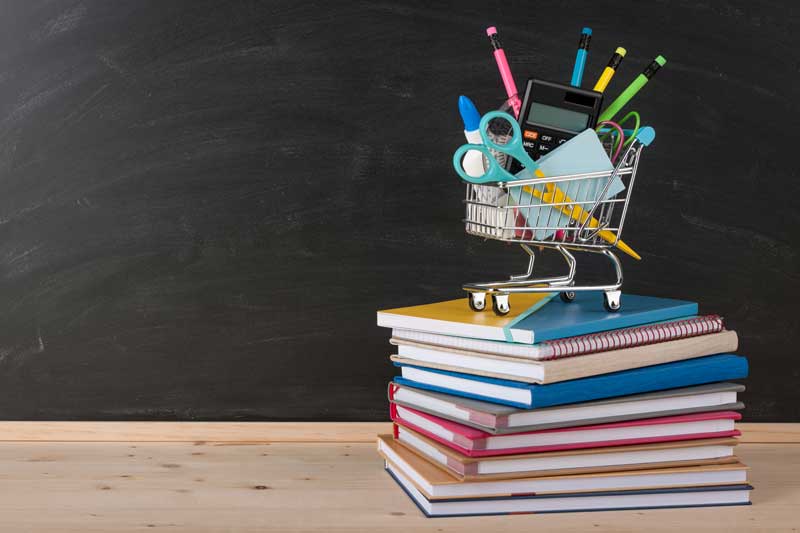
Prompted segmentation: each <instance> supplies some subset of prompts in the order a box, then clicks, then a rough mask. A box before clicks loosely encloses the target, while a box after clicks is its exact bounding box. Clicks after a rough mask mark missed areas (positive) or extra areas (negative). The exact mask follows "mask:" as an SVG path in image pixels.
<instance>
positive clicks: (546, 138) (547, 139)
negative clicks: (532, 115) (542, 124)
mask: <svg viewBox="0 0 800 533" xmlns="http://www.w3.org/2000/svg"><path fill="white" fill-rule="evenodd" d="M541 139H542V142H545V143H549V142H551V141H552V140H553V136H552V135H547V134H546V133H543V134H542V137H541Z"/></svg>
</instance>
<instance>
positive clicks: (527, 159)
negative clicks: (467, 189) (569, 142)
mask: <svg viewBox="0 0 800 533" xmlns="http://www.w3.org/2000/svg"><path fill="white" fill-rule="evenodd" d="M496 118H497V119H501V120H505V121H506V122H508V123H509V124H511V138H510V139H509V140H508V142H506V143H504V144H497V143H496V142H494V140H493V139H492V138H491V137H490V136H489V135H487V134H486V131H487V127H488V126H489V122H490V121H492V120H494V119H496ZM480 132H481V139H482V140H483V144H464V145H462V146H460V147H459V148H458V150H456V153H454V154H453V166H454V167H455V169H456V172H458V175H459V176H461V179H463V180H465V181H469V182H470V183H494V182H505V181H514V180H516V179H520V178H519V177H517V176H516V175H514V174H512V173H510V172H509V171H507V170H506V169H505V168H503V166H502V165H501V164H500V163H498V162H497V159H495V156H494V155H493V154H492V152H491V151H490V150H494V151H496V152H500V153H502V154H505V155H507V156H510V157H513V158H514V159H516V160H517V161H519V162H520V164H521V165H522V166H523V167H525V168H526V169H528V170H529V171H530V172H536V171H537V170H539V165H537V164H536V163H535V162H534V160H533V159H531V156H529V155H528V152H526V151H525V148H524V147H523V146H522V131H521V130H520V129H519V124H518V123H517V121H516V119H515V118H514V117H512V116H511V115H509V114H508V113H504V112H502V111H490V112H488V113H486V114H485V115H483V118H481V124H480ZM470 150H477V151H479V152H480V153H482V154H483V155H484V156H485V158H486V159H485V160H486V161H488V162H489V168H487V169H486V170H485V171H484V173H483V175H481V176H477V177H473V176H470V175H469V174H467V173H466V171H464V167H463V165H462V164H461V160H462V159H463V157H464V155H465V154H466V153H467V152H469V151H470ZM539 174H541V171H539ZM542 177H544V175H542Z"/></svg>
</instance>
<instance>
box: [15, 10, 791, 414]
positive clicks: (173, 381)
mask: <svg viewBox="0 0 800 533" xmlns="http://www.w3.org/2000/svg"><path fill="white" fill-rule="evenodd" d="M793 6H794V3H792V2H783V3H781V2H753V1H746V2H745V1H742V2H725V3H716V2H712V3H710V4H708V3H706V4H697V5H695V2H661V3H647V2H631V1H619V2H614V3H605V2H597V1H588V2H575V1H561V2H538V3H531V2H488V1H469V2H458V3H454V5H453V6H446V5H445V4H444V3H443V4H441V5H439V4H438V3H435V2H419V3H403V4H401V5H398V4H397V3H396V2H385V3H379V2H375V3H373V2H363V3H339V2H296V1H295V2H258V1H252V2H241V1H216V2H204V1H198V0H192V1H180V2H179V1H170V2H163V1H150V2H145V1H127V2H105V1H100V0H97V1H87V2H78V1H28V0H26V1H17V2H3V3H2V4H1V5H0V417H2V418H5V419H119V420H124V419H147V420H158V419H178V420H202V419H218V420H234V419H246V420H256V419H263V420H286V419H297V420H384V419H386V416H387V408H386V401H385V389H386V382H387V381H388V380H389V379H390V377H391V376H392V375H393V373H394V371H393V368H392V367H391V365H390V364H389V362H388V360H387V355H388V354H389V353H390V347H389V345H388V343H387V340H388V336H389V335H388V331H386V330H381V329H379V328H377V327H376V325H375V311H376V310H377V309H379V308H386V307H396V306H402V305H410V304H415V303H422V302H429V301H435V300H440V299H448V298H453V297H459V296H461V295H462V293H461V290H460V284H461V283H462V282H464V281H474V280H477V279H481V278H492V277H495V276H496V275H497V274H504V275H505V274H508V273H512V272H514V271H516V270H521V269H523V266H524V257H523V256H522V254H521V252H520V251H519V250H518V249H516V248H513V247H507V246H505V245H502V244H500V243H497V242H481V241H480V240H478V239H475V238H471V237H468V236H467V235H465V234H464V231H463V227H462V225H461V222H460V219H461V217H462V209H463V207H462V203H461V201H462V193H463V189H462V186H461V185H460V183H459V181H458V179H457V177H456V176H455V173H454V172H453V170H452V168H451V166H450V158H451V155H452V152H453V150H454V149H455V148H456V147H457V146H458V145H459V144H461V143H462V142H463V136H462V134H461V129H462V127H461V122H460V118H459V115H458V113H457V109H456V100H457V97H458V95H459V94H462V93H464V94H468V95H469V96H471V97H472V98H473V100H474V101H475V102H476V103H477V104H478V105H479V107H480V108H481V109H482V110H487V109H489V108H492V107H495V106H497V105H498V104H499V103H500V102H501V101H502V100H503V99H504V92H503V89H502V86H501V84H500V79H499V76H498V73H497V69H496V67H495V64H494V60H493V58H492V54H491V48H490V46H489V43H488V40H487V38H486V36H485V34H484V29H485V27H486V26H488V25H492V24H494V25H497V26H498V28H499V30H500V35H501V39H502V41H503V43H504V45H505V47H506V49H507V51H508V55H509V59H510V62H511V67H512V69H513V71H514V72H515V74H516V77H517V81H518V83H519V84H520V85H522V84H523V83H524V80H525V78H527V77H529V76H532V75H536V76H538V77H542V78H546V79H554V80H563V81H568V80H569V77H570V73H571V68H572V63H573V60H574V55H575V48H576V45H577V41H578V34H579V32H580V28H581V27H582V26H584V25H588V26H591V27H592V28H593V29H594V38H593V40H592V44H591V50H590V55H589V62H588V65H587V71H586V84H587V85H588V84H589V83H592V82H593V81H594V80H595V79H596V77H597V76H598V75H599V73H600V71H601V70H602V68H603V66H604V65H605V63H606V62H607V61H608V58H609V57H610V55H611V52H612V51H613V49H614V48H615V47H616V46H619V45H622V46H625V47H627V48H628V51H629V53H628V56H627V57H626V58H625V61H624V63H623V65H622V68H621V70H620V72H619V73H618V75H617V76H616V78H615V79H614V80H613V81H612V83H611V85H610V87H609V89H608V93H609V95H611V96H613V95H615V94H617V93H618V92H619V91H620V90H621V89H622V88H623V87H624V86H625V85H626V84H627V83H628V82H629V81H630V80H631V79H632V78H633V77H634V76H635V75H636V74H638V73H639V72H640V71H641V70H642V69H643V67H644V66H645V65H646V64H647V63H648V62H649V61H650V60H651V59H652V58H653V57H654V56H655V55H656V54H658V53H662V54H664V55H665V56H666V57H667V59H668V61H669V62H668V64H667V66H666V67H665V68H663V69H662V70H661V71H660V72H659V73H658V75H657V76H656V77H655V78H654V79H653V80H652V81H651V82H650V84H649V85H648V86H647V87H646V88H645V89H644V90H643V92H641V93H640V94H639V95H638V97H637V98H636V99H635V101H634V105H633V106H632V107H633V108H635V109H637V110H639V111H640V113H641V114H642V117H643V119H644V121H645V122H646V123H648V124H650V125H652V126H654V127H655V128H656V130H657V132H658V137H657V139H656V142H655V143H654V145H653V147H652V148H651V149H650V150H649V151H648V152H647V153H646V154H645V157H644V158H643V163H642V166H641V168H640V175H639V181H638V182H637V189H636V191H635V194H634V198H633V201H632V206H631V211H630V213H629V219H628V225H627V227H626V238H625V240H626V241H627V242H629V243H631V244H633V245H634V246H635V247H636V249H637V250H638V251H639V252H640V253H641V254H642V255H643V256H644V260H643V261H642V262H641V263H636V262H634V261H632V260H629V259H624V264H625V268H626V290H627V291H629V292H635V293H641V294H652V295H659V296H669V297H675V298H683V299H691V300H697V301H699V302H700V303H701V311H702V312H704V313H719V314H722V315H723V316H725V317H726V319H727V320H728V323H729V326H730V327H731V328H733V329H736V330H737V331H738V332H739V334H740V338H741V349H740V353H742V354H745V355H748V356H749V357H750V363H751V377H750V379H749V380H748V381H747V386H748V392H747V394H746V396H745V401H746V402H747V404H748V408H747V411H746V413H745V417H746V419H748V420H751V421H800V402H798V399H799V397H798V393H797V390H798V379H799V378H800V358H799V357H798V345H800V333H798V330H799V329H800V290H798V289H800V268H799V267H800V259H799V258H798V253H800V247H799V246H798V240H799V239H798V231H800V230H799V229H798V228H800V210H798V207H797V202H798V199H799V198H800V175H798V171H797V168H798V157H799V156H798V154H800V152H799V151H798V143H799V142H800V139H799V138H798V135H797V133H796V132H797V131H798V129H797V128H798V125H797V123H798V119H800V111H799V110H798V97H800V94H799V93H800V73H798V68H799V67H800V61H799V60H798V57H799V56H798V52H797V51H798V49H800V37H798V33H797V31H796V29H797V27H798V25H800V16H799V15H800V13H799V12H798V11H797V9H796V8H795V7H793ZM545 263H547V264H549V265H553V266H555V265H557V263H556V262H555V261H551V260H549V259H548V260H547V261H545ZM584 265H586V266H587V267H588V270H590V271H592V272H593V273H595V274H596V275H600V274H602V273H605V271H600V270H599V266H598V265H602V263H598V262H596V261H594V262H593V260H591V259H590V260H589V261H587V262H586V263H584ZM599 302H600V300H599V296H598V305H599Z"/></svg>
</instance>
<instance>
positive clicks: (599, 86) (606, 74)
mask: <svg viewBox="0 0 800 533" xmlns="http://www.w3.org/2000/svg"><path fill="white" fill-rule="evenodd" d="M626 53H627V52H626V51H625V49H624V48H622V47H619V48H617V49H616V50H615V51H614V55H613V56H611V61H609V62H608V66H607V67H606V68H605V69H603V73H602V74H600V78H599V79H598V80H597V83H595V84H594V89H592V90H593V91H597V92H599V93H601V92H603V91H605V90H606V87H608V82H610V81H611V78H612V77H614V73H615V72H616V71H617V68H619V64H620V63H622V58H623V57H625V54H626Z"/></svg>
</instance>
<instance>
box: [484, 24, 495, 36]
mask: <svg viewBox="0 0 800 533" xmlns="http://www.w3.org/2000/svg"><path fill="white" fill-rule="evenodd" d="M496 34H497V28H495V27H494V26H489V27H488V28H486V35H488V36H489V37H491V36H492V35H496Z"/></svg>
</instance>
